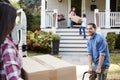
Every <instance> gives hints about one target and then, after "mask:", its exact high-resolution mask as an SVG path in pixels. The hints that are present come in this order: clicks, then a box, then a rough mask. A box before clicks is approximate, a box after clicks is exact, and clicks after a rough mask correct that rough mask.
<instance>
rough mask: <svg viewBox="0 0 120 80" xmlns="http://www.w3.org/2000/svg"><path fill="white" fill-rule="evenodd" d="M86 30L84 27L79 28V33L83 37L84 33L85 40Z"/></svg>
mask: <svg viewBox="0 0 120 80" xmlns="http://www.w3.org/2000/svg"><path fill="white" fill-rule="evenodd" d="M85 28H86V27H83V26H80V28H79V33H80V35H81V34H82V33H84V38H86V32H85Z"/></svg>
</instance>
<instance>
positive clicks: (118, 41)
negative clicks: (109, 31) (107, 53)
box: [115, 34, 120, 49]
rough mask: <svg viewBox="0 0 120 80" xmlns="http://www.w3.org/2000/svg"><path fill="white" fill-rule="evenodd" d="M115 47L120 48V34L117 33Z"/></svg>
mask: <svg viewBox="0 0 120 80" xmlns="http://www.w3.org/2000/svg"><path fill="white" fill-rule="evenodd" d="M115 49H120V34H118V35H117V38H116V40H115Z"/></svg>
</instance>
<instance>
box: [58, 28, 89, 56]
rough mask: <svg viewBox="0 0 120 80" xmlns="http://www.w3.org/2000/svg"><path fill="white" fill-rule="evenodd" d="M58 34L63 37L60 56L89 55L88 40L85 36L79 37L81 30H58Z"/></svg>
mask: <svg viewBox="0 0 120 80" xmlns="http://www.w3.org/2000/svg"><path fill="white" fill-rule="evenodd" d="M56 33H58V34H60V35H61V40H60V47H59V54H60V55H67V54H86V53H87V45H86V43H87V39H88V36H87V39H84V38H83V35H79V28H67V29H65V28H64V29H57V32H56Z"/></svg>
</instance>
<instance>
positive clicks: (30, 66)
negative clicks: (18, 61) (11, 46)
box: [22, 57, 50, 80]
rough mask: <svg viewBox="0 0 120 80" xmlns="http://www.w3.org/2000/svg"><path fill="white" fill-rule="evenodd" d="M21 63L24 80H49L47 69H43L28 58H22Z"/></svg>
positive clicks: (48, 70)
mask: <svg viewBox="0 0 120 80" xmlns="http://www.w3.org/2000/svg"><path fill="white" fill-rule="evenodd" d="M22 61H23V70H22V72H23V78H24V80H50V69H49V68H47V67H44V66H43V65H41V64H40V63H38V62H36V61H35V60H33V59H31V58H29V57H26V58H23V59H22Z"/></svg>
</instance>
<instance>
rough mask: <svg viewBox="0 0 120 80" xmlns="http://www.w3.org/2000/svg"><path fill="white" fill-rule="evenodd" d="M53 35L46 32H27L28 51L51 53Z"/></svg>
mask: <svg viewBox="0 0 120 80" xmlns="http://www.w3.org/2000/svg"><path fill="white" fill-rule="evenodd" d="M51 41H52V33H51V32H44V31H37V30H36V31H35V32H32V31H27V46H28V50H31V51H35V52H42V53H51Z"/></svg>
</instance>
